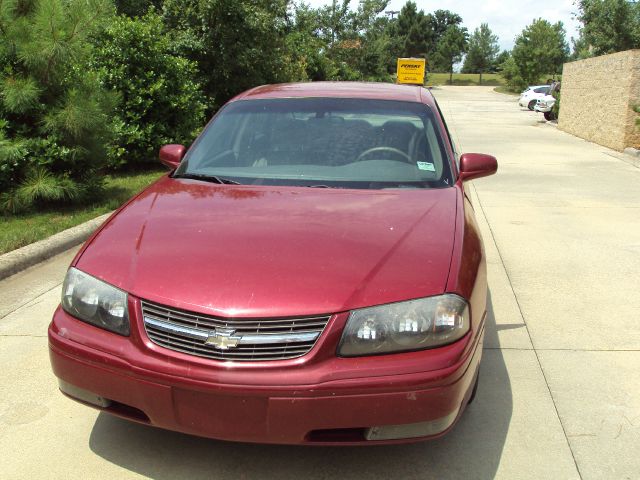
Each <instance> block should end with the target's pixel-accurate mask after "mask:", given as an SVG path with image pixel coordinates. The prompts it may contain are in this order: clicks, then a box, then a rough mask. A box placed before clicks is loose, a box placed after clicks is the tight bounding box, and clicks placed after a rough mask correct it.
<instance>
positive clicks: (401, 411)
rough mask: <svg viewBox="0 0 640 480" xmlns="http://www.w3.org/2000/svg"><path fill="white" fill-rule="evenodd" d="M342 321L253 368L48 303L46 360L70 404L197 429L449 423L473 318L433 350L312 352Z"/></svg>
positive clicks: (239, 433)
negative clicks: (352, 354) (168, 346)
mask: <svg viewBox="0 0 640 480" xmlns="http://www.w3.org/2000/svg"><path fill="white" fill-rule="evenodd" d="M132 306H133V307H134V308H135V307H136V305H132ZM344 317H345V318H344V319H343V318H341V316H340V315H337V316H335V318H333V319H332V320H331V321H330V325H328V327H327V328H328V331H325V334H323V338H322V339H321V340H322V341H319V342H318V344H317V345H316V346H315V347H314V349H313V350H312V351H311V352H310V353H309V354H308V355H307V356H305V357H302V358H300V359H295V360H290V361H278V362H262V363H261V364H260V365H259V366H257V365H255V364H253V365H238V364H237V363H235V364H229V363H226V362H215V361H210V360H206V359H198V358H194V357H191V356H189V355H185V354H180V353H178V352H173V351H168V350H165V349H162V348H161V347H158V346H156V345H153V344H151V343H150V342H149V341H148V339H145V338H144V332H143V331H141V330H140V329H139V328H136V327H135V324H136V322H135V321H132V336H131V337H120V336H118V335H114V334H111V333H109V332H106V331H103V330H100V329H98V328H96V327H93V326H91V325H88V324H85V323H83V322H80V321H78V320H76V319H74V318H73V317H71V316H69V315H68V314H66V313H65V312H64V311H62V310H61V309H58V310H57V311H56V313H55V315H54V319H53V322H52V323H51V326H50V327H49V350H50V358H51V364H52V366H53V371H54V373H55V374H56V376H57V377H58V378H59V379H60V382H61V390H63V392H65V393H67V394H68V395H69V396H72V397H74V398H75V399H76V400H78V401H83V402H84V403H87V404H90V405H91V406H94V407H96V408H100V409H102V410H104V411H107V412H109V413H112V414H115V415H118V416H121V417H124V418H128V419H130V420H134V421H138V422H142V423H146V424H150V425H153V426H157V427H161V428H165V429H168V430H175V431H179V432H183V433H188V434H193V435H198V436H204V437H210V438H216V439H221V440H231V441H242V442H256V443H280V444H343V445H344V444H347V445H348V444H372V443H396V442H403V441H415V440H421V439H424V438H429V437H435V436H438V435H441V434H443V433H446V432H447V431H448V430H450V429H451V428H452V427H453V425H454V424H455V422H456V420H457V419H458V418H459V416H460V414H461V413H462V411H463V409H464V407H465V406H466V403H467V401H468V399H469V397H470V394H471V391H472V389H473V385H474V382H475V379H476V376H477V372H478V366H479V363H480V358H481V354H482V338H483V325H484V322H482V323H481V328H479V330H478V331H477V332H476V333H473V332H471V333H469V334H468V335H467V336H466V337H464V338H463V339H462V340H460V341H458V342H456V343H455V344H452V345H449V346H446V347H441V348H438V349H434V350H427V351H422V352H411V353H403V354H395V355H385V356H380V357H362V358H348V359H347V358H338V357H335V355H333V354H332V355H326V356H325V355H323V352H326V351H331V349H332V346H333V344H334V343H337V341H338V340H339V335H337V336H336V332H338V333H339V332H340V331H341V329H342V327H343V326H344V324H343V320H344V321H346V316H344ZM483 320H484V319H483ZM333 352H335V349H333V351H332V353H333ZM182 363H185V364H184V365H181V364H182ZM430 367H436V368H430ZM96 398H99V401H97V402H96V401H95V399H96ZM385 426H390V427H388V428H384V427H385ZM405 427H406V428H405ZM424 432H428V434H427V435H426V436H425V435H422V434H421V433H424ZM398 435H399V436H398ZM367 438H368V439H369V440H367Z"/></svg>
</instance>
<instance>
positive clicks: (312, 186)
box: [307, 185, 339, 188]
mask: <svg viewBox="0 0 640 480" xmlns="http://www.w3.org/2000/svg"><path fill="white" fill-rule="evenodd" d="M307 187H309V188H339V187H332V186H330V185H307Z"/></svg>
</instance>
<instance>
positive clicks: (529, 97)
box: [518, 85, 551, 111]
mask: <svg viewBox="0 0 640 480" xmlns="http://www.w3.org/2000/svg"><path fill="white" fill-rule="evenodd" d="M550 89H551V85H533V86H531V87H528V88H527V89H526V90H525V91H524V92H522V93H521V94H520V99H519V100H518V105H520V106H521V107H527V108H528V109H529V110H532V111H533V109H534V107H535V106H536V102H537V101H538V99H539V98H542V97H544V96H545V95H548V94H549V90H550Z"/></svg>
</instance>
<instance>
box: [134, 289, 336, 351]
mask: <svg viewBox="0 0 640 480" xmlns="http://www.w3.org/2000/svg"><path fill="white" fill-rule="evenodd" d="M141 303H142V317H143V319H144V328H145V330H146V332H147V335H148V336H149V338H150V339H151V341H152V342H153V343H155V344H157V345H160V346H162V347H165V348H168V349H170V350H175V351H177V352H183V353H188V354H191V355H197V356H199V357H205V358H211V359H214V360H227V361H240V362H246V361H264V360H285V359H291V358H296V357H301V356H302V355H305V354H306V353H307V352H309V350H311V348H313V346H314V345H315V343H316V341H317V340H318V338H319V337H320V334H321V333H322V331H323V330H324V328H325V327H326V325H327V322H328V321H329V318H330V316H319V317H304V318H260V319H256V318H247V319H226V318H217V317H212V316H209V315H202V314H200V313H194V312H186V311H183V310H176V309H174V308H168V307H165V306H162V305H157V304H155V303H150V302H147V301H143V302H141Z"/></svg>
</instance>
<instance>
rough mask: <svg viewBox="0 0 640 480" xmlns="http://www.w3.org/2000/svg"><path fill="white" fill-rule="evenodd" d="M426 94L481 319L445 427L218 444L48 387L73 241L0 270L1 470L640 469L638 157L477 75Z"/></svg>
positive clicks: (564, 473) (626, 474)
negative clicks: (483, 276)
mask: <svg viewBox="0 0 640 480" xmlns="http://www.w3.org/2000/svg"><path fill="white" fill-rule="evenodd" d="M434 93H435V94H436V97H437V98H438V100H439V102H440V104H441V107H442V109H443V111H444V113H445V116H446V117H447V119H448V122H449V127H450V129H451V131H452V134H453V135H454V137H455V139H456V142H457V143H458V144H459V145H460V147H461V150H462V151H466V152H484V153H492V154H494V155H496V156H497V157H498V160H499V162H500V171H499V174H498V175H496V176H494V177H491V178H487V179H481V180H477V181H475V182H474V204H475V208H476V211H477V216H478V218H479V220H480V223H481V227H482V230H483V234H484V239H485V246H486V250H487V255H488V265H489V282H490V288H491V299H492V315H491V318H490V320H489V325H488V332H487V338H486V342H485V350H484V358H483V365H482V373H481V381H480V388H479V391H478V397H477V398H476V402H475V403H474V404H473V405H472V406H471V407H470V408H469V409H468V410H467V412H466V414H465V416H464V417H463V418H462V420H461V421H460V423H459V424H458V425H457V426H456V428H455V429H454V431H452V432H451V433H450V434H449V435H448V436H446V437H445V438H443V439H440V440H437V441H433V442H428V443H422V444H415V445H408V446H392V447H372V448H320V447H307V448H302V447H283V446H260V445H244V444H233V443H224V442H216V441H212V440H206V439H201V438H196V437H190V436H186V435H181V434H176V433H172V432H166V431H161V430H157V429H154V428H151V427H146V426H141V425H136V424H132V423H129V422H126V421H123V420H119V419H116V418H113V417H111V416H109V415H105V414H100V413H98V412H96V411H94V410H91V409H89V408H86V407H84V406H81V405H78V404H76V403H74V402H72V401H70V400H68V399H66V398H65V397H63V396H62V395H61V394H60V393H59V392H58V390H57V383H56V380H55V378H54V377H53V375H52V374H51V371H50V368H49V360H48V355H47V340H46V327H47V324H48V322H49V319H50V317H51V314H52V312H53V310H54V308H55V306H56V304H57V303H58V298H59V290H60V282H61V280H62V278H63V275H64V272H65V270H66V266H67V264H68V263H69V261H70V260H71V258H72V257H73V253H74V252H73V251H70V252H67V253H64V254H62V255H60V256H58V257H56V258H54V259H52V260H50V261H48V262H46V263H44V264H41V265H38V266H36V267H33V268H31V269H29V270H26V271H24V272H22V273H20V274H18V275H15V276H13V277H10V278H8V279H6V280H4V281H2V282H0V299H1V300H0V477H1V478H3V479H14V478H39V479H46V478H64V479H73V478H82V479H90V478H115V479H120V478H155V479H173V478H185V479H190V480H191V479H200V478H202V479H204V478H208V479H227V478H228V479H236V480H237V479H248V478H261V479H262V478H274V479H287V478H295V479H300V478H304V479H307V478H308V479H316V478H327V479H328V478H332V479H333V478H342V479H348V478H374V477H375V478H420V479H429V478H433V479H447V478H465V479H490V478H503V479H510V480H512V479H543V478H544V479H574V478H583V479H594V480H595V479H632V478H634V479H635V478H639V477H640V456H639V455H638V452H640V374H639V373H638V372H640V321H639V320H638V313H639V312H640V295H638V293H639V287H640V281H639V279H640V275H639V274H638V272H639V271H640V170H639V169H637V168H635V167H632V166H630V165H629V164H627V163H625V162H623V161H622V160H621V159H620V158H619V156H618V155H617V154H616V153H615V152H612V151H610V150H607V149H605V148H603V147H599V146H597V145H593V144H590V143H587V142H585V141H583V140H580V139H577V138H575V137H572V136H570V135H567V134H565V133H563V132H560V131H558V130H557V129H556V128H555V127H554V126H552V125H548V124H546V123H544V122H541V119H542V116H541V115H540V114H535V113H532V112H528V111H525V110H522V109H520V108H519V107H518V106H517V105H516V103H515V99H514V98H513V97H509V96H505V95H501V94H497V93H494V92H493V91H492V89H490V88H482V87H457V88H456V87H453V88H441V89H438V90H435V91H434Z"/></svg>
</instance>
